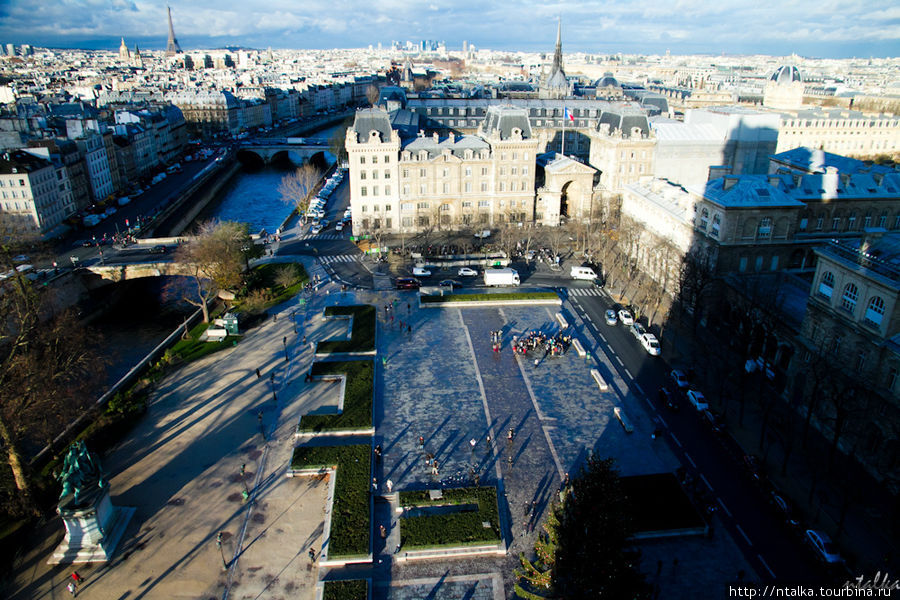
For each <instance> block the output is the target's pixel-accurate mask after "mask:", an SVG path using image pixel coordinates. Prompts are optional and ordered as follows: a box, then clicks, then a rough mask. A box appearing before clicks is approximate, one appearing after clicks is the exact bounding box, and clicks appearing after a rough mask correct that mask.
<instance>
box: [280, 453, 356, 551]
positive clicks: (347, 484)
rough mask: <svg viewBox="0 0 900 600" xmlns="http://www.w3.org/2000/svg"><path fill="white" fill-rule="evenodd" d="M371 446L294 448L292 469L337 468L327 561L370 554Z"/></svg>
mask: <svg viewBox="0 0 900 600" xmlns="http://www.w3.org/2000/svg"><path fill="white" fill-rule="evenodd" d="M371 451H372V450H371V448H370V447H369V446H363V445H355V446H301V447H298V448H294V455H293V457H292V458H291V468H292V469H297V470H299V469H320V468H328V467H335V468H336V469H337V470H336V473H335V482H334V503H333V504H332V507H331V535H330V541H329V544H328V558H329V559H337V558H343V557H353V556H366V555H367V554H368V553H369V533H370V531H371V525H370V519H371V515H370V514H369V463H370V460H369V457H370V454H371Z"/></svg>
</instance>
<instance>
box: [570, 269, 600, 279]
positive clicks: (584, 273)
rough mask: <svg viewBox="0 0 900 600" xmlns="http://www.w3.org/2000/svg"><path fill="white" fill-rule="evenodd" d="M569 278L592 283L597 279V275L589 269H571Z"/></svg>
mask: <svg viewBox="0 0 900 600" xmlns="http://www.w3.org/2000/svg"><path fill="white" fill-rule="evenodd" d="M569 276H570V277H571V278H572V279H587V280H588V281H593V280H594V279H596V278H597V274H596V273H594V270H593V269H592V268H590V267H572V270H571V271H570V272H569Z"/></svg>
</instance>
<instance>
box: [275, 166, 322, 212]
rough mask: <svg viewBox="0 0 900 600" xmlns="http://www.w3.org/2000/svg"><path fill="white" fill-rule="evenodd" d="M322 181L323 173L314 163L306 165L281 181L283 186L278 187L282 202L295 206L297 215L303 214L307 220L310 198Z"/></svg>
mask: <svg viewBox="0 0 900 600" xmlns="http://www.w3.org/2000/svg"><path fill="white" fill-rule="evenodd" d="M321 179H322V173H321V172H320V171H319V169H317V168H316V167H315V166H313V165H312V163H306V164H305V165H303V166H302V167H299V168H298V169H297V170H296V171H294V172H293V173H289V174H287V175H285V176H284V177H283V178H282V179H281V184H280V185H279V186H278V193H279V194H280V195H281V201H282V202H284V203H285V204H288V205H290V206H293V207H294V210H296V211H297V214H298V215H301V214H302V215H303V218H304V220H305V219H306V213H307V209H308V208H309V199H310V196H311V195H312V191H313V190H314V189H315V187H316V185H317V184H318V183H319V180H321Z"/></svg>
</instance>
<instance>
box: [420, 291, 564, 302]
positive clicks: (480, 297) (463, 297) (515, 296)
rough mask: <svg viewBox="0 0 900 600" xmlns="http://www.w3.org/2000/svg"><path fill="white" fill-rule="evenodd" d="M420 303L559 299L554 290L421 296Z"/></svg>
mask: <svg viewBox="0 0 900 600" xmlns="http://www.w3.org/2000/svg"><path fill="white" fill-rule="evenodd" d="M421 300H422V304H441V303H444V302H494V301H497V300H559V296H557V295H556V293H554V292H504V293H500V294H448V295H445V296H422V297H421Z"/></svg>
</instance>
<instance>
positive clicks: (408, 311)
mask: <svg viewBox="0 0 900 600" xmlns="http://www.w3.org/2000/svg"><path fill="white" fill-rule="evenodd" d="M411 312H412V304H410V303H409V302H407V303H406V314H410V313H411Z"/></svg>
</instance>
